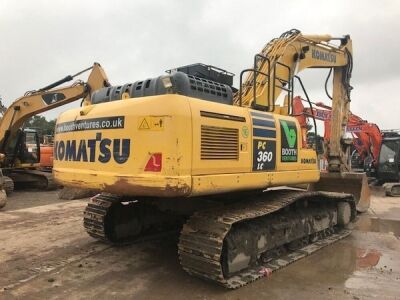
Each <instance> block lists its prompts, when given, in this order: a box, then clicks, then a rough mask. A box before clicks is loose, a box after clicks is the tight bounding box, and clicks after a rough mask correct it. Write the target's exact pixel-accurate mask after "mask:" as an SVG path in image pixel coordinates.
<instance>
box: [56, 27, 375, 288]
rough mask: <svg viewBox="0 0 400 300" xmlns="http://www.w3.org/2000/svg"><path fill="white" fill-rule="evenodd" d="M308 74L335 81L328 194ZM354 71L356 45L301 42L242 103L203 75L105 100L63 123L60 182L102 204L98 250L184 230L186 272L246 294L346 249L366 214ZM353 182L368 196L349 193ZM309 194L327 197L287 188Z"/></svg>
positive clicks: (174, 73)
mask: <svg viewBox="0 0 400 300" xmlns="http://www.w3.org/2000/svg"><path fill="white" fill-rule="evenodd" d="M306 68H333V73H334V76H333V100H332V122H331V140H330V145H329V148H328V162H329V168H328V169H329V174H330V173H332V174H334V175H333V176H331V177H328V176H329V175H328V176H326V177H325V182H324V186H323V188H325V190H328V191H321V189H319V187H318V183H319V180H320V171H319V169H318V162H317V154H316V152H315V151H314V150H313V149H309V148H305V147H303V146H302V136H301V134H302V131H301V128H300V124H299V122H298V121H297V119H296V118H295V117H293V116H291V114H292V98H293V92H294V88H295V87H294V85H295V82H296V84H299V86H300V87H301V88H302V89H303V90H304V92H305V93H306V91H305V89H304V86H303V84H302V82H301V79H300V77H298V76H297V75H296V74H297V73H299V72H300V71H302V70H303V69H306ZM351 70H352V41H351V39H350V37H349V36H343V37H339V38H334V37H331V36H329V35H302V34H301V33H300V32H299V31H298V30H291V31H288V32H285V33H284V34H282V35H281V36H280V37H279V38H277V39H273V40H272V41H271V42H270V43H268V44H267V45H266V46H265V48H264V49H262V51H261V52H260V54H256V55H255V57H254V65H253V66H252V68H250V69H246V70H244V71H242V72H241V74H240V86H239V90H238V91H237V92H234V91H235V89H234V88H233V87H232V82H233V74H232V73H229V72H227V71H225V70H223V69H220V68H216V67H212V66H208V65H203V64H194V65H189V66H185V67H180V68H177V69H173V70H170V71H168V74H166V75H162V76H159V77H157V78H149V79H146V80H140V81H136V82H134V83H128V84H125V85H120V86H110V87H106V88H102V89H99V90H97V91H95V92H93V94H92V97H91V104H89V103H88V104H89V105H85V106H83V107H81V108H77V109H71V110H69V111H66V112H64V113H62V114H61V115H60V116H59V118H58V119H57V124H56V131H55V144H54V168H53V173H54V175H55V178H56V179H57V180H58V181H59V182H60V183H61V184H63V185H65V186H72V187H78V188H89V189H100V190H102V191H104V192H103V193H101V194H99V195H97V196H95V197H93V198H92V199H91V201H90V203H89V204H88V206H87V208H86V209H85V213H84V226H85V229H86V230H87V232H88V233H89V235H91V236H92V237H94V238H96V239H99V240H102V241H105V242H109V243H115V244H118V243H124V242H126V241H130V240H135V239H137V238H138V237H141V236H143V235H147V234H152V233H154V232H159V231H163V230H166V229H169V228H171V227H172V228H174V227H175V226H177V224H180V222H182V219H183V220H184V221H185V224H184V225H183V228H182V230H181V232H180V238H179V244H178V253H179V259H180V262H181V265H182V267H183V269H184V270H186V271H187V272H188V273H189V274H192V275H195V276H198V277H201V278H204V279H207V280H211V281H214V282H218V283H219V284H221V285H223V286H225V287H227V288H238V287H240V286H243V285H245V284H247V283H250V282H252V281H254V280H256V279H258V278H260V277H262V276H264V275H265V274H267V273H269V272H270V271H275V270H277V269H280V268H282V267H284V266H286V265H287V264H289V263H292V262H293V261H295V260H298V259H300V258H302V257H304V256H306V255H309V254H311V253H312V252H314V251H316V250H318V249H320V248H322V247H324V246H327V245H329V244H330V243H332V242H334V241H337V240H339V239H341V238H343V237H345V236H347V235H348V234H350V230H349V229H348V225H349V224H350V223H352V222H353V221H354V219H355V216H356V205H357V206H364V209H365V207H366V206H368V203H369V202H368V200H369V199H368V197H365V198H362V197H360V196H366V195H367V194H366V193H365V192H366V190H365V189H368V186H366V187H364V186H362V183H364V179H365V178H364V177H365V174H361V175H360V174H350V173H349V172H348V171H349V170H348V169H347V165H346V153H344V151H343V146H342V144H341V138H342V136H343V135H344V130H345V125H346V123H347V118H348V113H349V103H350V102H349V100H350V98H349V97H350V90H351V86H350V77H351ZM245 73H247V76H246V78H245V79H243V77H244V75H245ZM281 94H282V96H283V94H286V97H285V101H284V102H283V105H279V104H278V98H279V95H281ZM363 176H364V177H363ZM335 180H339V181H340V182H341V183H340V184H337V183H335V182H333V184H332V186H333V189H334V191H336V192H332V189H330V190H329V189H328V188H329V186H328V185H327V184H328V183H329V182H332V181H335ZM349 180H353V181H357V182H356V184H353V185H352V187H353V188H354V187H357V188H358V189H359V190H360V189H363V191H364V193H362V192H361V191H359V190H358V191H355V192H354V195H355V196H353V195H352V194H350V193H341V192H340V191H342V186H343V181H344V182H345V183H347V182H348V181H349ZM297 184H315V186H314V190H309V191H307V190H299V189H293V188H284V186H288V185H297ZM266 189H268V190H266ZM346 191H348V189H346ZM337 192H340V193H337Z"/></svg>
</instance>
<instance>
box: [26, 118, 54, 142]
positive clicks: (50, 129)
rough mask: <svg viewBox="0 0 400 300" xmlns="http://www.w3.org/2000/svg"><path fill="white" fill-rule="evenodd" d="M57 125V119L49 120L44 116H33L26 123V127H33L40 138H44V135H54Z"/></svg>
mask: <svg viewBox="0 0 400 300" xmlns="http://www.w3.org/2000/svg"><path fill="white" fill-rule="evenodd" d="M55 126H56V120H55V119H54V120H50V121H47V120H46V118H45V117H43V116H33V117H32V118H30V119H29V120H28V121H27V122H26V124H25V128H32V129H35V130H36V131H37V133H38V134H39V137H40V139H41V140H42V137H43V135H51V136H54V128H55Z"/></svg>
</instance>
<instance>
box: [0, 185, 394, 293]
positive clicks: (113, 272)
mask: <svg viewBox="0 0 400 300" xmlns="http://www.w3.org/2000/svg"><path fill="white" fill-rule="evenodd" d="M373 192H374V193H373V198H372V205H371V208H370V210H369V212H368V213H366V214H363V215H362V216H361V217H360V219H359V221H358V223H357V225H356V229H355V230H354V231H353V233H352V234H351V235H350V236H349V237H347V238H345V239H344V240H341V241H339V242H337V243H336V244H334V245H332V246H330V247H327V248H324V249H322V250H320V251H319V252H317V253H314V254H313V255H311V256H309V257H307V258H305V259H303V260H300V261H298V262H296V263H295V264H292V265H289V266H288V267H287V268H285V269H283V270H280V271H277V272H276V273H273V274H272V276H271V277H268V278H263V279H261V280H259V281H257V282H255V283H253V284H250V285H248V286H246V287H243V288H241V289H239V290H234V291H228V290H225V289H224V288H221V287H219V286H216V285H215V284H212V283H208V282H205V281H202V280H200V279H197V278H193V277H190V276H189V275H187V274H186V273H185V272H184V271H182V270H181V268H180V266H179V261H178V257H177V248H176V243H177V235H174V234H172V235H169V236H166V237H163V238H160V239H159V240H156V241H154V240H153V241H146V242H140V243H136V244H133V245H129V246H121V247H111V246H109V245H105V244H102V243H100V242H97V241H95V240H94V239H92V238H90V237H89V236H88V235H87V234H86V233H85V231H84V229H83V226H82V212H83V209H84V207H85V205H86V202H87V200H71V201H63V200H58V197H57V192H39V191H24V192H15V193H14V194H13V195H12V196H11V197H10V198H9V203H8V206H7V207H6V208H5V209H3V210H2V211H0V299H93V298H96V299H111V298H112V299H166V298H167V299H267V298H269V299H368V298H377V299H400V240H399V239H400V198H388V197H384V196H383V193H382V191H381V190H380V189H379V188H375V189H374V191H373Z"/></svg>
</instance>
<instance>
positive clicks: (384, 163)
mask: <svg viewBox="0 0 400 300" xmlns="http://www.w3.org/2000/svg"><path fill="white" fill-rule="evenodd" d="M399 156H400V135H398V136H393V137H387V138H384V139H383V141H382V146H381V151H380V153H379V164H378V179H379V180H381V181H399V180H400V157H399Z"/></svg>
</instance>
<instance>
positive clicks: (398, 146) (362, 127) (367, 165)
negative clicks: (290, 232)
mask: <svg viewBox="0 0 400 300" xmlns="http://www.w3.org/2000/svg"><path fill="white" fill-rule="evenodd" d="M305 101H306V100H304V99H302V98H301V97H299V96H297V97H294V98H293V115H294V116H296V117H297V119H298V121H299V123H300V127H301V128H302V131H303V134H302V136H303V146H304V147H306V146H307V145H308V146H310V145H309V144H310V143H309V142H310V141H309V140H310V139H307V137H308V134H309V133H310V131H309V129H310V126H309V123H308V122H307V121H308V120H309V119H312V118H314V119H316V120H321V121H323V122H324V128H325V130H324V136H323V143H324V144H325V146H322V147H318V145H317V148H320V150H321V152H320V154H321V155H322V156H323V157H324V155H325V153H324V149H327V147H328V145H329V141H330V128H331V124H330V123H331V117H332V108H331V107H330V106H327V105H325V104H323V103H321V102H317V103H312V104H313V106H312V107H305V106H304V105H303V102H305ZM346 132H347V133H350V134H351V135H352V137H353V138H352V145H353V147H354V148H355V149H354V151H352V154H351V156H350V159H351V169H352V170H357V171H362V172H364V171H365V172H366V173H367V175H368V176H369V177H370V178H374V179H377V180H378V183H380V184H384V185H383V187H384V189H385V193H386V195H388V196H400V183H399V181H400V130H380V129H379V127H378V125H376V124H374V123H370V122H368V121H366V120H363V119H362V118H360V117H359V116H357V115H354V114H352V113H349V118H348V122H347V125H346ZM314 135H315V133H314ZM317 137H318V136H317ZM311 140H312V143H314V142H315V141H314V139H311Z"/></svg>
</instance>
